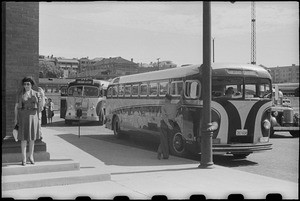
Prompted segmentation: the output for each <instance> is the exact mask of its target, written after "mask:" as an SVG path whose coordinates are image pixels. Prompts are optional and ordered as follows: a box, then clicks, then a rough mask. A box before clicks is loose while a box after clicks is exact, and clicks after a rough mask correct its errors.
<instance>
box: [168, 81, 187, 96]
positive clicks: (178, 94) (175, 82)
mask: <svg viewBox="0 0 300 201" xmlns="http://www.w3.org/2000/svg"><path fill="white" fill-rule="evenodd" d="M178 83H182V90H184V82H183V80H180V81H172V82H171V83H170V95H171V96H174V97H179V96H181V92H178ZM173 84H175V87H176V88H175V92H176V93H175V94H172V89H173V87H172V86H173Z"/></svg>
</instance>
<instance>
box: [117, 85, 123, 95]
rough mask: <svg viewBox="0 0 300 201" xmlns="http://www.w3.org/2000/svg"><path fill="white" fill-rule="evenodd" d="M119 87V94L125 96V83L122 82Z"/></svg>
mask: <svg viewBox="0 0 300 201" xmlns="http://www.w3.org/2000/svg"><path fill="white" fill-rule="evenodd" d="M118 88H119V92H118V96H119V97H123V96H124V85H123V84H120V85H119V87H118Z"/></svg>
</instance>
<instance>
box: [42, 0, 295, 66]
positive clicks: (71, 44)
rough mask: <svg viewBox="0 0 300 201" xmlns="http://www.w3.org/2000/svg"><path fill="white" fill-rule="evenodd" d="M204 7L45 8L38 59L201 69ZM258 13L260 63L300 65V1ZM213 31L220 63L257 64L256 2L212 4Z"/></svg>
mask: <svg viewBox="0 0 300 201" xmlns="http://www.w3.org/2000/svg"><path fill="white" fill-rule="evenodd" d="M202 9H203V8H202V2H200V1H199V2H196V1H190V2H189V1H184V2H180V1H165V2H159V1H152V2H151V1H145V2H139V1H132V2H130V1H127V2H122V1H90V2H40V10H39V12H40V13H39V54H40V55H46V56H48V55H53V56H54V57H65V58H78V59H80V58H82V57H89V59H93V58H96V57H102V58H109V57H118V56H120V57H122V58H124V59H127V60H130V59H131V58H132V59H133V61H134V62H136V63H148V64H149V63H150V62H157V61H158V60H157V59H158V58H159V61H166V60H169V61H172V62H173V63H175V64H177V65H178V66H181V65H184V64H201V63H202V62H203V55H202V49H203V48H202V45H203V43H202V40H203V39H202V36H203V33H202V32H203V28H202V21H203V20H202V17H203V16H202V13H203V10H202ZM255 10H256V12H255V14H256V16H255V19H256V64H258V65H260V64H261V65H264V66H266V67H276V66H291V65H292V64H296V65H299V3H298V2H297V1H274V2H271V1H265V2H264V1H258V2H256V3H255ZM211 26H212V27H211V35H212V38H214V48H213V47H212V50H213V49H214V60H215V62H216V63H228V62H229V63H251V1H248V2H245V1H241V2H235V3H230V2H229V1H216V2H212V3H211ZM211 44H212V45H213V43H211ZM212 61H213V60H212Z"/></svg>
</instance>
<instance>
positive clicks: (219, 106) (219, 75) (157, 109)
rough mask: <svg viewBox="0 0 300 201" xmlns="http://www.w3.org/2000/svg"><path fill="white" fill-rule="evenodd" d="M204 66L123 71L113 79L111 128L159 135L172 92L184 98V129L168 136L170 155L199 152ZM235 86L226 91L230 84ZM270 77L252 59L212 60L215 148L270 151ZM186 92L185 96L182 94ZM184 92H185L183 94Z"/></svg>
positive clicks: (179, 123)
mask: <svg viewBox="0 0 300 201" xmlns="http://www.w3.org/2000/svg"><path fill="white" fill-rule="evenodd" d="M201 69H202V68H201V67H200V65H189V66H184V67H178V68H172V69H167V70H160V71H152V72H148V73H141V74H134V75H128V76H121V77H117V78H115V79H113V80H112V81H111V83H110V84H109V87H108V91H107V100H106V114H107V115H106V120H107V121H106V127H107V128H109V129H111V130H113V131H114V135H116V136H117V137H118V136H122V134H124V133H125V132H128V131H129V132H133V131H138V132H136V133H146V134H151V135H153V136H159V134H160V125H161V123H160V122H161V120H162V115H161V106H162V104H163V102H162V101H164V98H165V95H166V94H167V93H169V94H171V95H172V97H173V98H172V103H174V104H177V103H178V101H180V98H182V102H183V103H182V104H181V107H180V108H179V110H178V113H177V117H176V127H177V129H175V130H179V132H176V133H173V135H172V136H169V149H170V152H171V154H173V155H177V156H184V155H186V154H187V153H188V152H194V153H200V151H201V147H200V146H201V143H200V140H201V133H202V129H201V127H202V111H203V95H202V94H203V93H202V73H201V74H200V75H199V71H200V72H202V70H201ZM230 87H231V88H232V89H233V90H234V94H233V95H232V96H231V97H227V96H225V91H226V89H228V88H230ZM271 90H272V83H271V76H270V74H269V73H268V71H267V70H265V69H264V68H262V67H260V66H256V65H250V64H242V65H238V64H213V65H212V103H211V114H212V122H214V124H215V125H217V129H216V130H215V131H214V132H213V136H212V140H213V153H214V154H233V155H234V156H235V157H239V158H245V157H246V156H248V155H249V154H251V153H253V152H258V151H263V150H270V149H271V145H272V144H271V143H269V134H270V108H271V106H272V99H271V97H270V95H269V94H270V92H271ZM181 94H182V95H181ZM181 96H182V97H181Z"/></svg>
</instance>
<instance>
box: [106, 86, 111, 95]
mask: <svg viewBox="0 0 300 201" xmlns="http://www.w3.org/2000/svg"><path fill="white" fill-rule="evenodd" d="M111 95H112V87H109V88H108V90H107V97H111Z"/></svg>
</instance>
